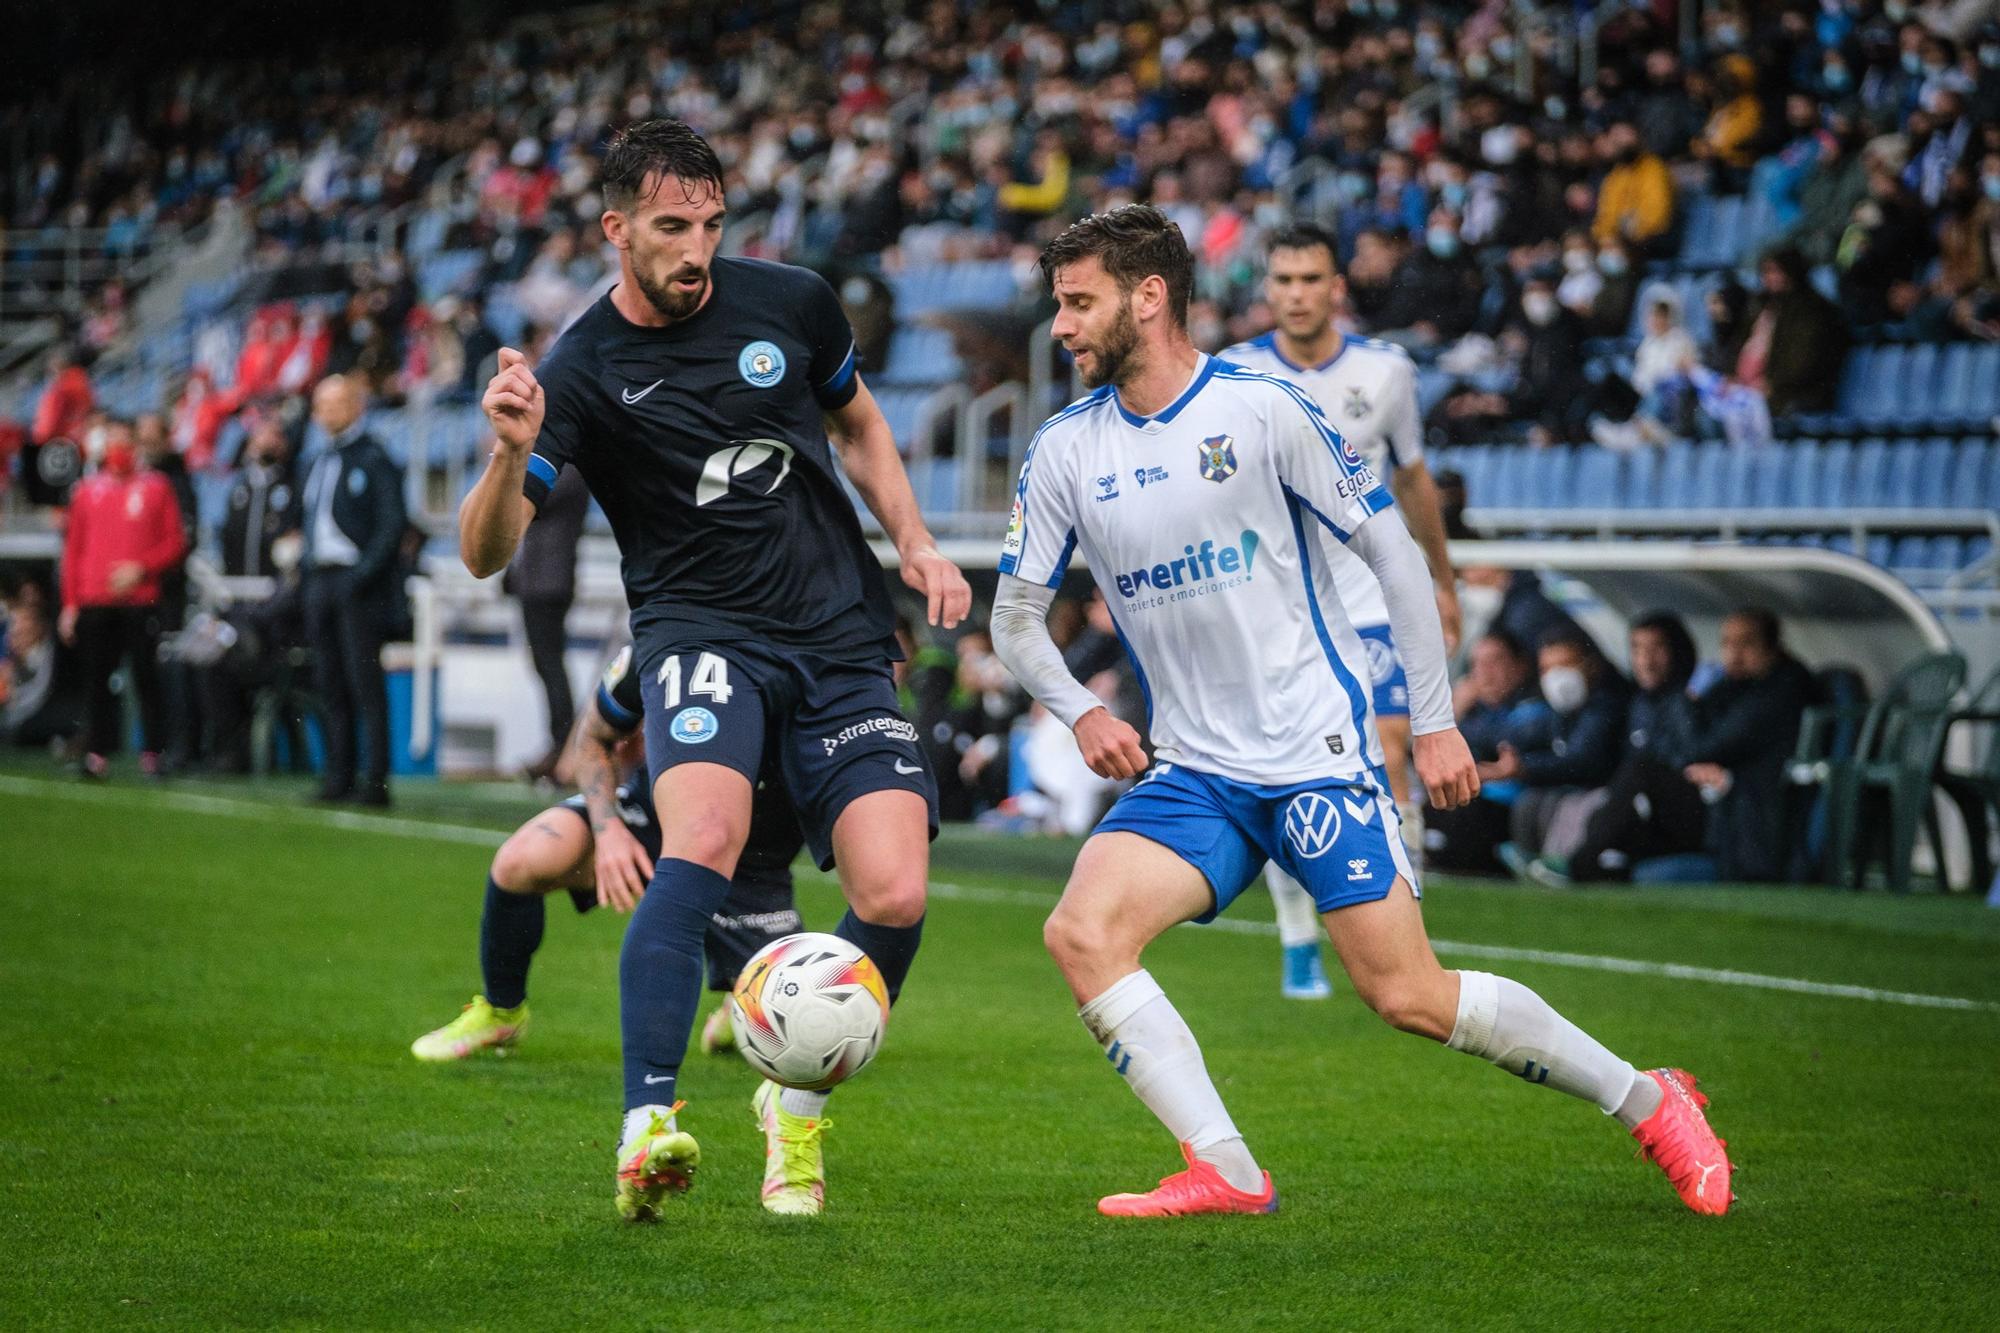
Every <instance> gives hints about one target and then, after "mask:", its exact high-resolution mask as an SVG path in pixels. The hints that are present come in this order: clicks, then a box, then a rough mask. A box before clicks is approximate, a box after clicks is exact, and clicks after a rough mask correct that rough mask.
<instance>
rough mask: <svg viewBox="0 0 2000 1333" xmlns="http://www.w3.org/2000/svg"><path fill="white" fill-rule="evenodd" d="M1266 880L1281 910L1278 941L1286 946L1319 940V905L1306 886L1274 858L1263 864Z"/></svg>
mask: <svg viewBox="0 0 2000 1333" xmlns="http://www.w3.org/2000/svg"><path fill="white" fill-rule="evenodd" d="M1264 883H1265V884H1266V885H1268V886H1269V887H1270V890H1271V906H1272V907H1273V908H1275V909H1277V914H1278V942H1279V943H1280V944H1283V945H1284V946H1285V947H1286V948H1287V949H1290V948H1292V947H1294V946H1295V945H1300V944H1318V943H1319V941H1320V937H1321V935H1323V934H1324V933H1325V932H1324V931H1323V930H1321V928H1320V924H1319V909H1318V908H1317V907H1315V906H1313V900H1312V895H1311V894H1310V893H1307V892H1306V890H1305V886H1304V885H1302V884H1300V883H1299V882H1298V881H1297V880H1295V879H1293V878H1292V877H1291V876H1290V875H1287V874H1286V873H1285V872H1284V871H1282V870H1280V869H1278V863H1277V862H1276V861H1271V862H1268V863H1266V864H1265V866H1264Z"/></svg>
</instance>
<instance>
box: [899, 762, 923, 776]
mask: <svg viewBox="0 0 2000 1333" xmlns="http://www.w3.org/2000/svg"><path fill="white" fill-rule="evenodd" d="M896 771H897V772H898V773H901V774H902V775H903V776H904V777H909V776H910V775H911V774H913V773H921V772H923V771H924V770H923V766H922V765H921V764H906V763H904V762H903V761H902V760H900V759H898V760H897V761H896Z"/></svg>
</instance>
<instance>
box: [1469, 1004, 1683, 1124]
mask: <svg viewBox="0 0 2000 1333" xmlns="http://www.w3.org/2000/svg"><path fill="white" fill-rule="evenodd" d="M1445 1045H1447V1046H1449V1047H1451V1048H1452V1049H1453V1050H1454V1051H1464V1052H1465V1053H1466V1054H1467V1055H1476V1056H1478V1057H1479V1058H1480V1059H1482V1060H1489V1061H1491V1062H1492V1063H1494V1064H1496V1065H1498V1066H1500V1067H1501V1068H1502V1069H1504V1070H1506V1071H1507V1072H1508V1073H1510V1074H1518V1075H1519V1076H1520V1077H1522V1078H1525V1079H1527V1080H1528V1081H1529V1082H1530V1083H1546V1084H1548V1085H1549V1086H1550V1087H1552V1088H1554V1089H1556V1090H1557V1091H1559V1092H1566V1093H1568V1094H1569V1095H1570V1096H1572V1097H1581V1098H1583V1099H1584V1100H1585V1101H1589V1102H1596V1103H1597V1106H1598V1109H1599V1110H1601V1111H1603V1112H1604V1114H1606V1115H1615V1116H1617V1117H1618V1119H1619V1121H1620V1122H1621V1123H1623V1124H1624V1125H1625V1127H1626V1128H1627V1129H1630V1128H1632V1127H1633V1126H1634V1125H1637V1124H1638V1123H1639V1121H1641V1120H1644V1119H1645V1118H1646V1117H1647V1116H1649V1115H1651V1114H1652V1113H1653V1111H1654V1109H1655V1108H1657V1107H1658V1106H1659V1103H1660V1096H1659V1088H1658V1086H1657V1085H1656V1084H1654V1082H1653V1080H1651V1079H1649V1078H1646V1077H1645V1076H1644V1075H1642V1074H1640V1073H1639V1072H1638V1071H1637V1070H1636V1069H1634V1068H1632V1066H1631V1065H1630V1064H1629V1063H1627V1062H1626V1061H1624V1060H1621V1059H1619V1058H1618V1057H1617V1056H1615V1055H1613V1054H1612V1053H1611V1052H1610V1051H1607V1050H1605V1049H1604V1047H1603V1046H1602V1045H1600V1044H1599V1043H1598V1042H1597V1040H1596V1039H1595V1038H1594V1037H1592V1036H1590V1034H1588V1033H1586V1032H1585V1031H1583V1029H1581V1028H1579V1027H1578V1026H1577V1025H1576V1024H1574V1023H1572V1022H1570V1021H1569V1020H1568V1019H1567V1018H1564V1017H1563V1016H1562V1015H1561V1014H1559V1013H1557V1012H1556V1011H1555V1010H1554V1009H1551V1008H1550V1007H1549V1003H1548V1001H1546V1000H1544V999H1543V998H1542V997H1541V996H1539V995H1537V994H1535V993H1534V992H1533V991H1531V990H1529V989H1528V988H1527V987H1526V986H1523V985H1522V984H1521V983H1520V982H1518V981H1509V980H1508V979H1507V978H1506V977H1496V976H1494V975H1493V974H1492V973H1490V972H1460V973H1459V974H1458V1022H1457V1023H1456V1024H1455V1025H1454V1026H1453V1027H1452V1030H1451V1038H1450V1040H1449V1041H1447V1042H1446V1043H1445ZM1641 1084H1643V1085H1644V1087H1643V1088H1642V1087H1640V1086H1639V1085H1641ZM1646 1089H1650V1090H1651V1095H1650V1096H1649V1095H1647V1094H1646ZM1649 1103H1650V1104H1649ZM1628 1117H1633V1118H1630V1119H1628Z"/></svg>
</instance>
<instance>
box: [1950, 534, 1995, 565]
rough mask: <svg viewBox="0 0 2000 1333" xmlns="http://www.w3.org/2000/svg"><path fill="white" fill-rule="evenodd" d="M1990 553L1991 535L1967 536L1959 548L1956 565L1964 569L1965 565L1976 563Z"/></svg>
mask: <svg viewBox="0 0 2000 1333" xmlns="http://www.w3.org/2000/svg"><path fill="white" fill-rule="evenodd" d="M1992 554H1993V539H1992V538H1991V537H1968V538H1966V539H1965V545H1964V546H1963V547H1961V548H1960V549H1959V553H1958V567H1959V568H1960V569H1964V568H1965V567H1966V566H1967V565H1976V564H1978V563H1979V562H1980V561H1981V560H1984V559H1985V558H1986V557H1987V556H1989V555H1992Z"/></svg>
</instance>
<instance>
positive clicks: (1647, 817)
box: [1542, 608, 1812, 881]
mask: <svg viewBox="0 0 2000 1333" xmlns="http://www.w3.org/2000/svg"><path fill="white" fill-rule="evenodd" d="M1634 643H1635V646H1636V644H1637V635H1636V631H1635V637H1634ZM1721 657H1722V678H1721V679H1720V680H1719V681H1717V682H1716V683H1715V684H1714V685H1713V686H1711V687H1710V688H1709V690H1708V692H1707V693H1705V694H1703V695H1702V696H1701V697H1700V698H1699V699H1696V700H1695V701H1694V702H1693V703H1692V705H1690V706H1689V709H1688V711H1689V714H1690V716H1689V725H1688V733H1687V736H1686V740H1685V744H1684V745H1682V744H1681V743H1679V742H1678V741H1677V739H1676V738H1675V730H1674V724H1673V723H1672V722H1671V721H1668V720H1665V719H1666V718H1668V717H1670V715H1671V711H1672V709H1664V710H1663V709H1662V708H1661V707H1659V706H1657V705H1656V707H1655V709H1654V710H1653V711H1651V712H1649V713H1648V714H1646V715H1645V716H1646V718H1647V720H1648V725H1647V728H1646V743H1645V744H1644V746H1643V747H1642V748H1641V747H1635V750H1634V755H1633V758H1632V759H1631V760H1630V761H1629V762H1628V763H1626V764H1625V765H1624V766H1623V767H1622V768H1621V769H1620V771H1619V774H1618V777H1617V778H1616V779H1615V780H1614V781H1613V783H1612V784H1611V789H1610V793H1609V799H1607V800H1606V801H1605V803H1604V804H1603V805H1602V806H1601V807H1600V809H1599V810H1598V811H1597V812H1596V813H1595V814H1594V815H1593V817H1592V818H1591V820H1590V821H1589V823H1588V825H1587V827H1586V829H1585V834H1584V840H1583V843H1582V844H1581V845H1580V846H1579V847H1578V849H1577V851H1576V854H1575V855H1574V856H1573V857H1571V858H1570V861H1569V863H1568V866H1567V867H1566V870H1567V878H1569V879H1575V880H1583V881H1599V880H1623V879H1628V878H1630V877H1631V873H1632V867H1633V866H1634V865H1635V864H1636V863H1637V862H1639V861H1641V860H1644V859H1647V858H1649V857H1655V856H1666V855H1671V854H1674V853H1678V852H1692V851H1700V850H1706V851H1708V852H1709V853H1710V855H1712V856H1713V857H1714V858H1715V872H1716V874H1717V876H1718V877H1719V878H1721V879H1724V880H1730V881H1757V880H1775V879H1779V878H1781V877H1782V876H1783V875H1784V872H1785V863H1786V859H1787V856H1788V852H1789V847H1790V839H1789V838H1787V836H1786V813H1787V812H1786V796H1787V791H1786V786H1785V766H1786V764H1787V763H1788V762H1789V761H1790V759H1791V754H1792V747H1793V746H1794V745H1795V744H1796V742H1797V740H1798V730H1799V719H1800V717H1801V716H1802V715H1803V714H1804V712H1805V707H1806V704H1807V703H1809V702H1810V701H1811V697H1812V676H1811V674H1810V673H1809V672H1807V670H1806V669H1805V667H1804V666H1803V665H1801V664H1800V663H1799V661H1798V660H1797V659H1796V658H1794V657H1793V656H1792V655H1791V654H1790V653H1788V652H1786V651H1785V648H1784V644H1783V642H1782V641H1781V639H1780V632H1779V625H1778V619H1777V617H1776V616H1774V615H1772V614H1771V613H1770V612H1769V611H1766V610H1763V609H1761V608H1748V609H1745V610H1741V611H1738V612H1736V613H1735V614H1733V615H1731V616H1730V617H1729V618H1728V619H1726V620H1724V621H1723V622H1722V652H1721ZM1633 671H1634V675H1635V676H1639V675H1640V674H1641V669H1640V662H1639V658H1638V656H1637V655H1636V654H1635V656H1634V660H1633ZM1672 689H1673V686H1672V677H1671V675H1667V676H1666V677H1665V678H1664V679H1663V681H1662V683H1661V685H1660V686H1658V687H1657V688H1655V689H1653V690H1648V691H1644V693H1646V694H1649V695H1652V696H1655V697H1656V698H1659V699H1660V703H1661V704H1664V702H1665V700H1664V698H1662V697H1661V696H1665V695H1667V694H1670V693H1671V691H1672ZM1563 869H1564V868H1563V867H1557V866H1551V867H1548V868H1547V869H1546V870H1545V871H1544V875H1543V876H1542V877H1549V878H1559V877H1561V875H1562V873H1563Z"/></svg>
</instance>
